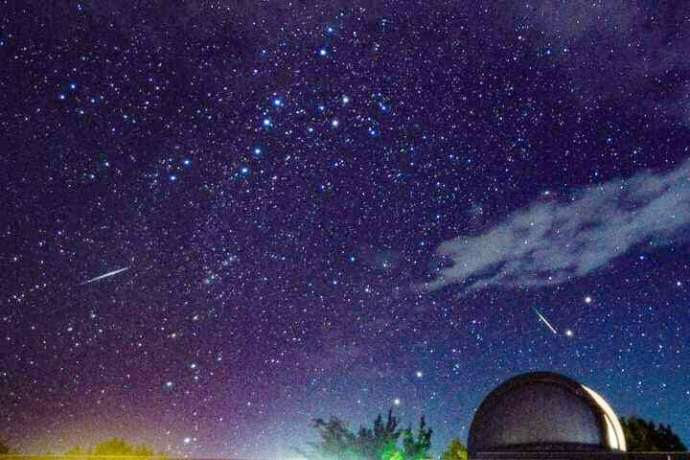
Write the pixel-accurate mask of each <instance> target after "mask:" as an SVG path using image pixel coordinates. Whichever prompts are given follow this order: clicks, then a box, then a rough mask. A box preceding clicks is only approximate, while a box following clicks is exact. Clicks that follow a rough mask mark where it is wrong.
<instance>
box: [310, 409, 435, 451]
mask: <svg viewBox="0 0 690 460" xmlns="http://www.w3.org/2000/svg"><path fill="white" fill-rule="evenodd" d="M398 424H399V422H398V418H397V417H395V416H394V415H393V411H392V410H391V411H388V417H387V418H386V420H385V421H384V419H383V417H382V416H381V415H379V416H378V417H376V419H375V420H374V425H373V427H371V428H368V427H361V428H360V429H359V431H357V433H356V434H355V433H354V432H353V431H351V430H350V429H349V427H348V426H347V424H346V423H345V422H344V421H342V420H341V419H339V418H336V417H331V418H330V419H329V420H328V421H325V420H323V419H316V420H315V421H314V428H316V430H317V431H318V433H319V440H318V441H317V442H315V443H312V444H311V447H312V450H311V451H310V452H300V453H301V454H302V455H304V456H305V457H307V458H308V459H310V460H421V459H425V458H427V457H428V451H429V448H430V447H431V434H432V430H431V429H429V428H427V426H426V421H425V420H424V417H422V418H421V420H420V423H419V430H418V431H417V433H416V435H415V433H413V431H412V429H411V428H408V429H406V430H399V429H398ZM401 437H402V444H403V446H402V449H401V448H399V447H398V441H399V440H400V438H401Z"/></svg>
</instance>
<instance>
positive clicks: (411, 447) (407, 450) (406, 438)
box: [402, 415, 433, 460]
mask: <svg viewBox="0 0 690 460" xmlns="http://www.w3.org/2000/svg"><path fill="white" fill-rule="evenodd" d="M432 434H433V430H431V429H430V428H427V427H426V420H425V419H424V416H423V415H422V418H421V419H420V420H419V430H418V431H417V437H415V435H414V434H413V433H412V427H409V428H408V429H407V430H405V431H404V432H403V435H402V436H403V453H404V458H405V460H422V459H426V458H428V453H429V449H430V448H431V435H432Z"/></svg>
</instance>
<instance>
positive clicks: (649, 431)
mask: <svg viewBox="0 0 690 460" xmlns="http://www.w3.org/2000/svg"><path fill="white" fill-rule="evenodd" d="M621 425H622V426H623V433H624V434H625V442H626V444H627V447H628V450H629V451H631V452H645V451H646V452H655V451H667V452H673V451H682V452H684V451H686V450H687V448H686V447H685V444H683V442H682V441H681V440H680V438H679V437H678V435H677V434H676V433H674V432H673V431H672V430H671V427H670V425H664V424H659V425H658V426H657V425H655V424H654V422H652V421H646V420H643V419H641V418H639V417H624V418H621Z"/></svg>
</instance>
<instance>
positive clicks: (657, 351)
mask: <svg viewBox="0 0 690 460" xmlns="http://www.w3.org/2000/svg"><path fill="white" fill-rule="evenodd" d="M0 4H2V6H3V8H2V13H0V62H2V71H1V72H0V107H2V109H1V110H0V131H1V132H2V135H1V139H2V142H1V145H2V150H3V153H2V155H0V161H1V162H2V171H3V172H2V178H3V179H2V191H3V200H2V205H1V206H2V208H1V212H0V216H2V219H0V220H1V222H2V226H1V227H0V232H1V238H0V248H1V250H0V256H1V257H2V264H3V272H4V274H3V276H2V282H1V283H0V340H1V341H2V346H1V347H0V388H1V389H2V391H0V407H1V408H2V411H0V416H1V417H2V419H1V420H2V423H1V424H0V425H2V426H3V427H5V428H3V429H4V430H5V431H3V432H0V435H3V436H5V437H7V439H8V440H9V441H10V443H13V444H15V445H17V446H18V447H19V448H21V449H24V450H25V451H37V450H41V449H52V450H60V449H64V448H67V447H71V446H73V445H75V444H81V445H84V444H88V443H93V442H95V441H97V440H99V439H102V438H103V437H107V436H112V435H119V436H123V437H126V438H129V439H133V440H135V441H140V442H146V443H149V444H152V445H154V446H156V447H157V448H160V449H164V450H167V451H169V452H172V453H175V454H180V455H187V456H242V457H248V458H257V459H258V458H278V457H281V458H287V456H289V455H290V454H291V453H292V452H294V451H293V448H295V447H300V446H302V445H303V444H304V443H305V442H307V441H309V440H310V439H313V435H314V434H313V433H312V430H311V428H310V420H311V419H312V418H314V417H328V416H330V415H337V416H340V417H342V418H345V419H347V420H350V421H351V422H352V423H353V424H359V423H365V422H367V421H369V420H371V419H373V417H374V416H375V415H376V414H377V413H378V412H382V411H386V410H387V409H388V408H389V407H393V408H394V410H395V411H396V412H397V413H398V414H400V415H401V417H402V418H403V420H404V421H406V422H413V421H415V420H416V419H417V418H418V417H419V416H420V415H422V414H425V415H426V416H427V419H428V421H429V424H430V425H431V426H432V428H433V429H434V438H433V441H434V446H435V451H440V450H441V449H442V448H443V447H445V444H446V443H447V442H448V441H449V440H450V438H451V437H454V436H459V437H461V438H464V437H465V436H466V435H467V430H468V427H469V423H470V421H471V418H472V415H473V412H474V410H475V409H476V407H477V405H478V404H479V402H480V401H481V399H482V397H483V396H484V395H485V394H486V393H487V392H488V391H490V390H491V389H492V388H493V387H494V386H495V385H497V384H498V383H499V382H501V381H502V380H503V379H505V378H508V377H510V376H512V375H513V374H515V373H519V372H524V371H529V370H538V369H539V370H553V371H557V372H563V373H566V374H568V375H570V376H573V377H575V378H577V379H579V380H581V381H583V382H584V383H586V384H587V385H588V386H590V387H592V388H594V389H596V390H597V391H599V392H600V393H602V395H603V396H604V397H606V398H607V399H608V400H609V401H610V402H611V403H612V405H613V406H614V408H615V409H616V411H617V412H618V413H619V414H623V415H626V414H639V415H641V416H645V417H648V418H653V419H655V420H658V421H662V422H665V423H671V424H672V426H673V427H674V429H676V430H677V431H678V432H679V434H680V435H681V437H684V438H686V439H690V431H688V427H687V424H685V423H684V422H685V421H686V417H687V413H688V411H689V410H690V374H688V372H687V366H689V365H690V348H688V341H687V338H688V336H689V334H690V319H689V317H688V295H689V294H690V291H688V286H689V284H688V283H689V282H688V275H689V273H690V267H689V265H688V260H690V258H689V256H690V244H689V240H688V238H687V236H686V235H687V231H688V228H689V227H688V216H690V205H689V203H690V200H688V185H687V178H686V177H685V176H683V174H686V172H687V167H684V166H683V165H684V164H685V163H684V162H685V160H686V159H688V158H689V157H690V116H689V114H690V84H689V82H690V66H689V65H688V62H687V59H686V58H685V55H684V53H685V52H686V51H687V49H689V48H690V36H688V33H687V30H688V26H689V25H690V8H689V7H688V5H687V4H685V3H684V2H667V3H663V4H656V3H649V2H643V1H639V2H638V1H635V2H632V3H630V2H622V1H618V0H614V1H606V2H599V1H594V2H592V1H588V2H584V1H580V0H577V1H573V2H567V3H565V4H562V3H561V2H551V1H547V0H537V1H535V2H530V3H526V4H525V3H519V2H515V3H513V4H510V5H509V6H508V7H505V8H504V7H499V6H498V5H497V4H494V3H491V2H451V1H434V2H425V1H411V0H404V1H403V0H401V1H385V2H384V1H382V2H363V3H359V4H351V3H347V2H338V1H317V2H307V3H303V2H288V1H277V2H269V1H262V2H239V3H238V2H232V1H226V0H190V1H188V2H182V3H180V4H173V3H171V2H166V1H163V0H160V1H158V0H154V1H150V2H137V6H136V7H133V6H132V5H131V2H128V1H120V0H109V1H106V2H96V1H89V0H84V1H62V2H36V1H23V2H19V1H13V0H5V1H3V2H0ZM684 178H685V179H684ZM626 180H629V181H631V183H633V184H645V186H646V187H648V189H649V190H650V192H649V193H650V194H653V195H654V197H658V196H663V197H664V198H665V199H666V198H667V197H670V196H673V197H675V198H676V201H673V202H671V201H663V202H661V204H660V206H661V205H663V206H661V207H660V208H657V207H655V206H657V205H659V201H653V199H652V198H649V197H648V195H641V196H640V197H637V196H636V197H635V199H636V200H637V201H635V206H640V207H644V206H652V207H648V208H646V209H650V210H651V211H655V210H657V211H655V212H658V210H659V209H661V210H662V211H664V213H660V214H659V215H663V216H665V217H663V218H660V221H661V222H666V223H667V225H665V226H661V225H656V224H653V223H652V219H645V220H644V222H645V225H647V228H648V230H647V231H644V232H637V233H635V235H641V236H639V237H638V238H637V239H635V240H632V239H630V240H625V239H624V238H623V237H621V241H624V243H625V244H623V243H621V244H620V245H618V246H616V244H618V240H616V241H615V242H614V243H611V248H612V249H611V248H609V249H611V250H610V252H611V254H612V255H611V256H610V257H608V258H607V259H606V260H605V261H603V260H602V261H600V262H601V263H600V264H599V265H597V266H596V267H595V268H593V269H592V270H587V271H585V270H579V271H578V270H574V269H573V270H571V268H572V267H570V265H568V264H567V263H563V264H561V265H562V266H565V267H566V269H568V270H570V271H569V272H568V273H567V276H559V277H552V278H551V279H548V278H544V280H540V281H539V282H536V281H535V282H527V281H526V280H533V279H534V275H535V272H533V271H529V270H528V269H527V268H525V267H526V266H529V267H532V266H534V265H539V264H528V263H527V262H525V259H524V258H517V257H515V256H514V254H515V252H519V250H518V249H517V248H519V244H518V243H516V242H520V240H519V239H520V238H524V239H525V243H524V245H528V241H527V239H529V238H528V236H529V237H530V238H532V237H534V238H537V237H539V238H542V239H539V240H536V242H535V240H532V239H530V242H529V246H530V247H534V248H536V249H535V251H538V250H539V249H540V247H541V246H539V244H541V243H542V242H544V241H546V243H551V241H552V240H546V237H544V236H543V235H542V234H540V235H536V236H535V234H534V233H529V232H527V233H524V232H523V233H521V231H519V229H520V228H522V227H520V225H521V222H522V221H521V220H520V216H521V215H525V216H529V217H530V218H533V217H535V215H536V217H540V216H541V217H543V216H544V214H537V213H535V212H532V211H534V210H535V209H538V210H543V209H546V210H552V209H555V210H557V211H558V212H575V213H576V212H578V210H579V209H580V208H579V207H578V206H580V205H582V203H588V202H587V201H584V200H586V199H587V198H588V197H590V196H597V195H596V193H597V192H596V191H597V190H604V191H608V190H609V189H612V188H615V187H618V186H619V182H617V181H626ZM683 180H685V182H683ZM635 181H637V182H635ZM655 184H661V185H659V187H660V189H659V190H661V188H663V187H666V188H665V189H663V190H671V192H672V193H670V194H663V191H659V190H657V189H653V187H654V186H655ZM620 187H623V186H620ZM672 187H675V188H672ZM645 190H647V189H645ZM621 193H622V192H621ZM606 196H618V195H616V194H609V195H606ZM626 197H627V195H620V199H621V200H624V199H627V198H626ZM669 199H670V198H669ZM611 201H612V200H608V201H607V202H606V203H607V204H606V206H604V205H602V207H601V208H597V209H601V210H604V211H606V213H608V214H606V215H605V216H604V217H603V219H605V218H608V217H612V218H614V217H616V216H617V215H618V214H617V213H618V212H630V216H632V217H631V219H633V218H637V217H639V216H640V215H641V214H636V213H634V212H632V211H630V210H629V209H627V208H626V206H625V205H624V204H620V205H619V204H617V202H616V203H614V204H611V203H610V202H611ZM597 203H599V202H598V201H597ZM667 203H672V204H673V206H671V205H666V204H667ZM616 206H619V207H616ZM636 209H637V208H636ZM666 211H668V212H666ZM554 212H555V211H554ZM516 213H517V214H516ZM520 213H523V214H520ZM516 216H517V217H516ZM670 216H672V217H670ZM599 219H602V216H599ZM534 222H536V225H535V223H534ZM534 222H530V223H528V224H527V227H528V228H529V226H530V225H532V226H533V227H536V228H543V227H544V226H546V223H545V220H544V219H541V220H539V219H536V220H534ZM549 222H551V221H549ZM584 222H585V224H583V225H586V226H601V227H603V225H602V223H601V222H600V221H599V220H596V219H594V218H592V219H590V220H586V219H584ZM636 222H637V221H636ZM654 222H656V221H654ZM549 225H550V223H549ZM492 229H498V230H500V231H499V232H498V233H496V232H494V233H491V231H492ZM585 231H587V229H586V228H584V229H576V231H574V232H573V233H572V234H573V235H574V238H580V236H581V232H585ZM496 235H499V236H501V238H503V239H499V238H498V237H497V236H496ZM506 235H508V236H506ZM569 235H570V234H569ZM602 235H604V233H603V232H602ZM605 235H607V236H608V235H609V234H608V233H605ZM504 237H505V238H508V237H509V238H508V240H506V239H505V238H504ZM464 238H475V239H472V240H471V241H473V242H479V243H481V242H484V241H492V242H494V243H495V244H492V245H484V246H482V245H480V244H476V245H475V246H473V248H476V247H479V249H477V254H479V256H478V257H477V258H478V259H482V262H481V263H479V262H475V259H472V260H470V261H469V262H468V259H467V258H465V259H460V258H461V257H468V256H463V254H466V253H462V252H460V253H459V255H455V256H453V257H451V258H452V259H454V260H455V261H456V262H457V261H458V260H462V262H463V263H464V262H467V263H470V265H471V264H472V263H476V264H477V265H476V266H477V267H482V268H486V272H490V273H489V274H488V279H490V280H492V281H491V282H490V283H488V282H487V283H486V284H485V285H483V284H482V283H481V280H482V279H483V277H486V275H487V273H486V272H485V271H484V270H483V269H482V270H476V271H474V272H471V271H470V270H469V269H468V271H467V276H464V275H463V276H461V277H457V276H456V278H454V279H452V280H451V278H446V281H442V282H441V281H439V280H440V279H441V278H440V277H441V276H442V275H444V274H447V273H450V272H449V271H448V270H449V269H450V268H449V266H448V265H449V263H451V262H452V261H448V260H446V259H444V258H443V257H439V248H444V247H451V248H456V247H457V245H460V244H465V240H464ZM612 238H613V237H612ZM615 238H618V236H615ZM600 240H601V238H597V239H596V242H600ZM467 241H470V240H467ZM497 241H498V242H499V243H500V244H499V243H496V242H497ZM553 241H556V243H558V244H560V243H561V240H559V239H557V238H555V239H553ZM577 241H580V240H579V239H578V240H577ZM582 241H586V242H588V243H589V244H594V243H591V242H592V241H593V239H592V238H588V239H587V238H582ZM606 241H610V240H608V239H606ZM504 243H505V244H504ZM546 243H544V244H546ZM501 244H503V245H501ZM520 244H522V243H520ZM563 244H565V245H568V244H570V240H567V241H564V242H563ZM573 244H575V243H573ZM602 244H603V243H602ZM497 248H498V249H497ZM505 248H511V250H510V251H507V250H506V252H510V254H507V255H505V256H504V258H503V259H501V261H502V263H501V264H498V265H496V264H491V263H489V262H488V261H491V260H493V259H491V257H493V255H489V254H493V252H498V251H499V250H500V251H503V250H504V249H505ZM512 248H516V249H512ZM492 251H493V252H492ZM601 252H604V251H601ZM572 253H577V254H583V253H587V254H589V253H588V252H585V251H584V248H583V249H582V250H580V248H578V247H576V248H574V249H573V251H572ZM592 253H600V251H599V247H598V246H596V247H594V250H592ZM559 254H560V253H559ZM549 255H550V257H555V256H554V252H553V251H552V252H549ZM614 256H615V257H614ZM529 257H530V258H534V257H537V256H536V255H535V254H534V253H530V254H529ZM523 264H524V265H523ZM583 264H584V262H582V261H580V267H581V266H582V265H583ZM509 265H510V266H509ZM561 265H558V266H559V267H560V266H561ZM121 268H127V269H126V270H123V271H121V272H118V273H117V274H114V275H112V276H108V277H105V278H102V279H99V280H96V281H90V280H92V279H94V278H95V277H97V276H99V275H102V274H106V273H110V272H114V271H116V270H119V269H121ZM564 270H565V269H564ZM508 273H509V274H510V275H511V276H513V277H514V278H511V279H507V278H506V277H507V276H508V275H507V274H508ZM539 275H541V274H539ZM475 277H476V279H475ZM477 279H478V280H479V281H477ZM515 280H518V281H515ZM85 281H90V282H86V283H85ZM434 283H436V284H434ZM463 283H464V284H465V286H463ZM438 284H443V287H442V288H438V289H436V288H435V287H434V288H429V286H436V285H438ZM467 285H469V286H471V288H470V289H468V288H467ZM534 309H538V310H536V311H539V312H540V314H541V315H543V318H544V321H540V319H539V318H538V317H537V316H535V314H534V311H535V310H534ZM546 323H548V324H549V327H550V328H551V329H552V330H551V329H549V328H547V327H545V325H546ZM553 331H555V333H554V332H553Z"/></svg>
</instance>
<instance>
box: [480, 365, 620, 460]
mask: <svg viewBox="0 0 690 460" xmlns="http://www.w3.org/2000/svg"><path fill="white" fill-rule="evenodd" d="M468 448H469V451H470V454H473V453H478V452H501V451H590V452H591V451H609V452H610V451H614V452H622V451H625V438H624V435H623V429H622V427H621V424H620V422H619V421H618V417H616V414H615V413H614V412H613V410H612V409H611V407H610V406H609V405H608V404H607V403H606V401H605V400H604V399H603V398H602V397H601V396H599V395H598V394H597V393H595V392H594V391H592V390H591V389H589V388H587V387H586V386H584V385H581V384H579V383H578V382H576V381H574V380H572V379H570V378H568V377H565V376H562V375H559V374H554V373H549V372H536V373H529V374H522V375H518V376H517V377H514V378H512V379H510V380H507V381H506V382H504V383H503V384H502V385H500V386H499V387H498V388H496V389H495V390H493V391H492V392H491V393H490V394H489V395H488V396H487V397H486V398H485V399H484V401H483V402H482V404H481V405H480V406H479V409H477V412H476V413H475V415H474V419H473V420H472V425H471V427H470V433H469V440H468Z"/></svg>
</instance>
